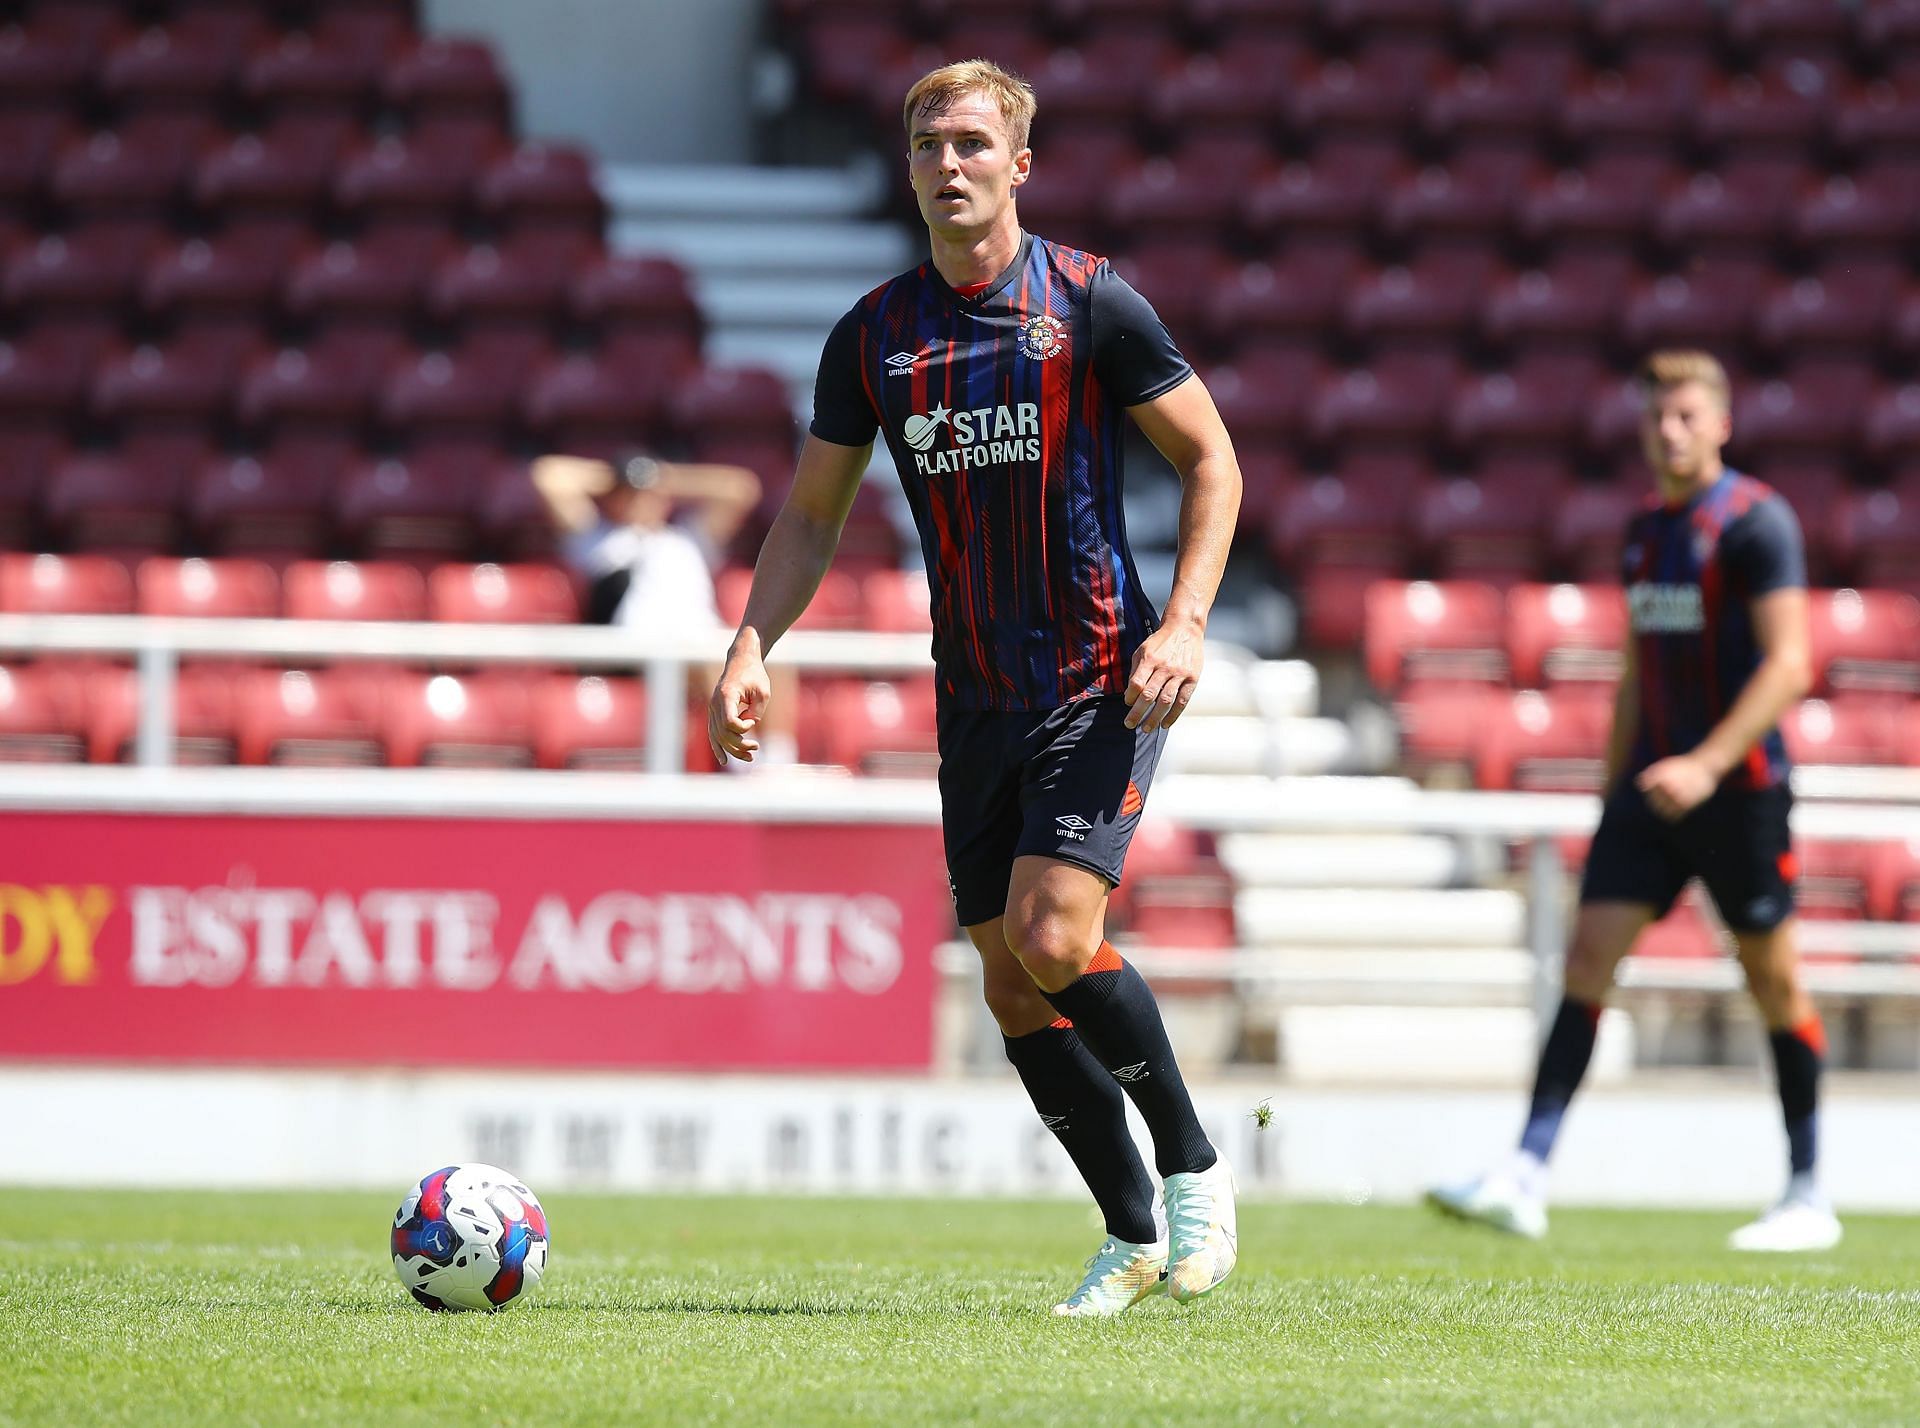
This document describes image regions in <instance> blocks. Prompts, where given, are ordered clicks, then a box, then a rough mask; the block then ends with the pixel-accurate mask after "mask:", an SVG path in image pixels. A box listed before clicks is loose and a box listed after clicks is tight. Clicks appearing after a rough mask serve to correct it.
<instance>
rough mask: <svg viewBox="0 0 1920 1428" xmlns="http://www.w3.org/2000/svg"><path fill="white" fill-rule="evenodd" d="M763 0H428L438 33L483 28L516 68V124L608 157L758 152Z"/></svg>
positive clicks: (663, 158)
mask: <svg viewBox="0 0 1920 1428" xmlns="http://www.w3.org/2000/svg"><path fill="white" fill-rule="evenodd" d="M760 11H761V5H760V3H759V0H698V3H691V4H690V3H687V0H542V2H541V3H540V4H538V5H531V4H528V3H526V0H424V4H423V6H422V14H421V18H422V21H423V23H424V26H425V28H426V29H428V30H430V31H432V32H434V33H438V34H469V35H480V36H484V37H485V38H487V39H489V40H491V41H492V42H493V44H494V45H495V46H496V47H497V49H498V51H499V54H500V57H501V60H502V62H503V63H504V64H505V66H506V68H507V70H508V72H509V73H510V74H511V75H512V77H513V86H514V90H515V92H516V94H517V96H518V100H519V105H520V110H519V116H518V117H519V125H520V132H521V133H523V134H525V135H527V136H528V137H529V138H534V139H555V140H559V139H568V140H576V141H580V142H584V143H587V144H589V145H591V146H592V147H593V149H594V150H595V151H596V153H597V154H598V156H599V158H600V159H601V161H602V162H605V163H629V164H696V163H697V164H740V163H747V162H749V161H750V160H751V159H752V120H753V115H752V105H751V94H752V92H753V86H752V71H753V53H754V42H755V39H756V37H757V34H758V30H759V25H760Z"/></svg>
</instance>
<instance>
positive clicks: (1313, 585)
mask: <svg viewBox="0 0 1920 1428" xmlns="http://www.w3.org/2000/svg"><path fill="white" fill-rule="evenodd" d="M1416 484H1417V477H1416V468H1415V467H1414V466H1412V465H1407V466H1378V467H1374V468H1372V469H1370V470H1369V469H1365V468H1356V469H1354V470H1353V471H1351V472H1349V474H1348V476H1347V477H1346V478H1345V479H1343V478H1342V477H1339V476H1333V475H1325V476H1319V477H1316V478H1315V479H1314V480H1312V481H1309V482H1305V483H1303V484H1301V485H1300V486H1298V487H1296V488H1295V489H1294V490H1293V491H1292V492H1291V493H1290V494H1289V495H1288V496H1287V497H1286V498H1285V500H1284V502H1283V504H1282V505H1281V506H1280V509H1279V513H1278V515H1277V517H1276V518H1275V521H1274V525H1273V529H1272V532H1271V538H1270V543H1271V545H1272V548H1273V550H1274V553H1275V556H1276V558H1277V559H1278V561H1279V562H1280V563H1281V564H1282V565H1283V566H1286V567H1289V568H1292V569H1296V570H1298V571H1299V572H1300V576H1299V581H1300V596H1301V605H1302V621H1303V629H1304V633H1305V636H1306V638H1307V640H1308V642H1309V643H1311V644H1313V645H1315V646H1317V647H1320V648H1326V649H1332V648H1345V647H1349V646H1352V645H1354V644H1357V643H1358V642H1359V640H1360V636H1361V632H1362V628H1363V611H1364V609H1365V603H1364V602H1365V595H1366V590H1367V587H1368V586H1370V585H1371V584H1372V583H1373V582H1374V581H1376V580H1380V579H1394V578H1397V577H1398V576H1400V575H1401V574H1402V573H1403V572H1404V570H1405V568H1406V565H1407V557H1408V553H1409V545H1410V536H1409V533H1408V531H1407V514H1408V506H1409V504H1410V497H1411V494H1412V491H1413V488H1414V487H1415V485H1416Z"/></svg>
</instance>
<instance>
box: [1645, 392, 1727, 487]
mask: <svg viewBox="0 0 1920 1428" xmlns="http://www.w3.org/2000/svg"><path fill="white" fill-rule="evenodd" d="M1732 434H1733V420H1732V418H1731V417H1729V416H1728V414H1727V408H1726V405H1725V404H1724V403H1723V402H1722V401H1721V400H1720V397H1719V395H1718V394H1717V393H1716V392H1714V391H1713V389H1712V388H1710V387H1708V386H1706V385H1705V384H1704V383H1701V382H1679V383H1676V384H1675V385H1674V386H1671V387H1659V388H1656V389H1655V390H1654V391H1653V393H1652V394H1651V395H1650V396H1648V398H1647V409H1646V413H1645V415H1643V416H1642V417H1641V419H1640V442H1641V446H1642V447H1643V448H1644V450H1645V451H1646V455H1647V461H1648V463H1649V464H1650V465H1651V466H1652V467H1653V469H1654V470H1655V471H1657V472H1659V473H1660V474H1661V475H1663V476H1666V477H1669V478H1671V479H1673V480H1677V481H1687V480H1691V479H1693V478H1694V477H1697V476H1699V475H1701V474H1702V473H1703V472H1707V471H1711V470H1712V469H1713V468H1714V467H1715V466H1717V465H1718V464H1719V461H1720V448H1721V447H1723V446H1725V445H1726V444H1727V439H1728V438H1729V437H1730V436H1732Z"/></svg>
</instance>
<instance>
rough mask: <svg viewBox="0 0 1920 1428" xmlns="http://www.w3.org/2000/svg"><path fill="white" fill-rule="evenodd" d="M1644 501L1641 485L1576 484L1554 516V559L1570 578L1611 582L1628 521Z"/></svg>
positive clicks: (1617, 575)
mask: <svg viewBox="0 0 1920 1428" xmlns="http://www.w3.org/2000/svg"><path fill="white" fill-rule="evenodd" d="M1646 502H1647V488H1646V487H1645V486H1643V485H1637V484H1628V483H1625V482H1613V483H1609V484H1605V485H1593V486H1576V487H1574V489H1573V490H1572V491H1571V492H1570V493H1569V494H1568V496H1567V499H1566V501H1565V502H1564V503H1563V504H1562V505H1561V507H1560V509H1559V511H1558V512H1557V513H1556V514H1555V516H1554V522H1553V550H1554V561H1555V563H1556V564H1557V565H1558V566H1559V567H1560V569H1561V570H1562V571H1563V572H1564V573H1565V574H1566V576H1567V577H1568V578H1569V579H1572V580H1576V581H1594V582H1599V583H1602V584H1607V583H1612V582H1614V581H1617V580H1619V578H1620V556H1621V546H1622V542H1623V540H1624V538H1625V536H1626V530H1627V522H1628V521H1629V520H1630V519H1631V518H1632V517H1633V515H1634V514H1635V513H1636V512H1637V511H1639V510H1640V509H1641V508H1642V507H1643V506H1645V505H1646Z"/></svg>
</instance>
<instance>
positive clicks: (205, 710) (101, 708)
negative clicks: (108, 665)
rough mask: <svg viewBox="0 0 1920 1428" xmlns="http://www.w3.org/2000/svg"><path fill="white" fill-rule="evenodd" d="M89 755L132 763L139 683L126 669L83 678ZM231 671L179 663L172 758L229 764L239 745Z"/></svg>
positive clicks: (101, 760)
mask: <svg viewBox="0 0 1920 1428" xmlns="http://www.w3.org/2000/svg"><path fill="white" fill-rule="evenodd" d="M85 678H86V685H85V689H86V695H85V698H86V725H87V757H88V758H89V759H90V760H91V761H92V762H93V763H96V764H124V763H131V762H133V759H134V755H135V750H136V747H137V744H138V740H139V724H140V681H139V676H138V675H137V674H136V673H135V672H134V671H133V670H130V669H97V670H94V671H92V672H91V673H89V674H88V675H87V676H86V677H85ZM233 679H234V677H233V674H232V673H231V672H230V671H229V670H226V669H222V668H215V667H211V666H200V667H195V666H193V665H186V666H183V667H182V668H181V669H180V671H179V674H178V676H177V677H176V678H175V680H174V686H173V762H175V763H176V764H189V765H196V766H198V765H206V764H230V763H232V762H233V761H234V753H235V749H236V745H237V739H236V737H235V726H234V697H233Z"/></svg>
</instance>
